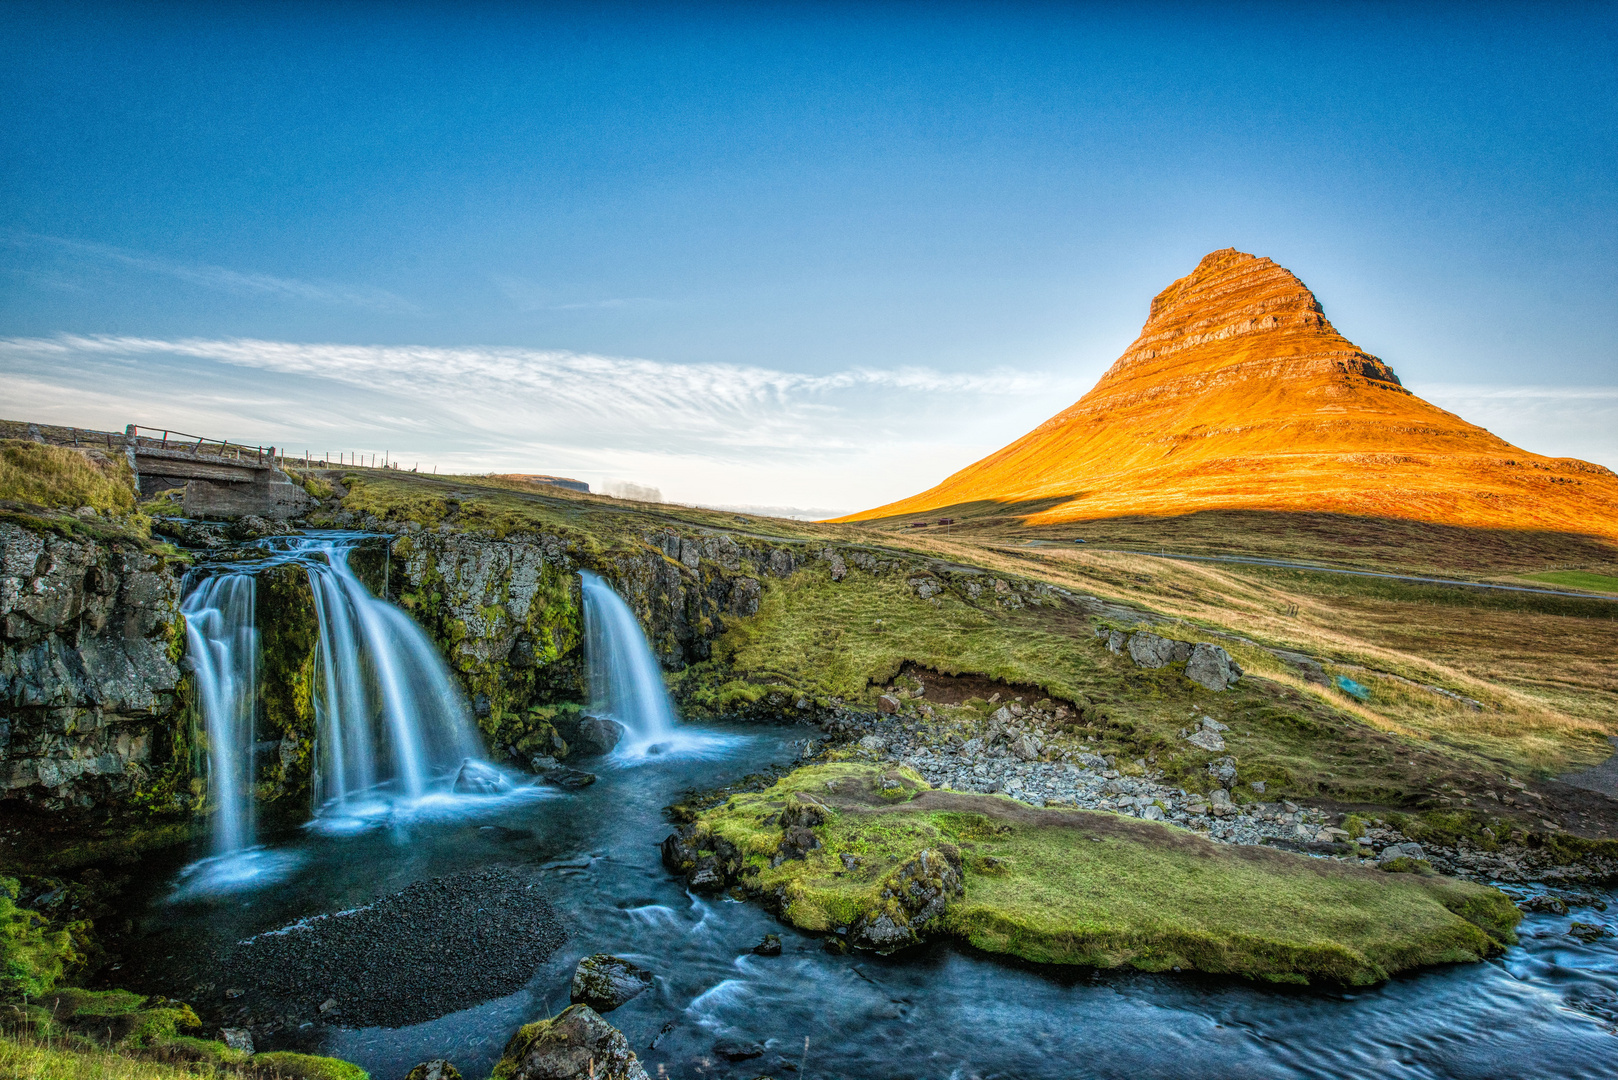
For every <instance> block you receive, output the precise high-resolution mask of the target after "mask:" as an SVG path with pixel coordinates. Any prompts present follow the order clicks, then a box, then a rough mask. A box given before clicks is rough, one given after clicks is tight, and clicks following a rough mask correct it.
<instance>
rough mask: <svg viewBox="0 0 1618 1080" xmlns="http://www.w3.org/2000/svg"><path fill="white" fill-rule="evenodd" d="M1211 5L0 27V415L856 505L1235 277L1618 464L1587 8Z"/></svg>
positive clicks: (1505, 416)
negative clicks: (1175, 300)
mask: <svg viewBox="0 0 1618 1080" xmlns="http://www.w3.org/2000/svg"><path fill="white" fill-rule="evenodd" d="M1229 7H1230V6H1229V5H1213V4H1207V5H1186V6H1177V5H1160V6H1151V5H1118V6H1109V5H1073V6H1064V5H1055V4H1033V5H1015V4H980V5H945V4H931V5H920V4H904V5H854V4H848V5H778V6H777V5H765V4H738V5H691V6H682V5H632V6H621V7H617V6H611V5H578V6H572V5H552V6H547V5H540V4H511V5H494V4H484V5H479V4H473V3H463V4H455V5H429V4H414V5H412V4H352V5H342V4H331V3H327V4H319V5H295V4H244V5H235V6H233V5H229V4H219V3H215V4H206V5H200V4H199V5H162V4H141V5H135V4H129V5H110V6H109V5H63V4H49V5H37V6H35V5H20V4H0V13H3V17H4V22H5V25H6V32H5V33H4V34H0V100H3V101H4V103H5V107H4V109H3V110H0V338H4V339H6V340H5V341H4V342H3V343H0V396H4V397H5V398H7V399H9V400H10V402H11V404H8V405H7V406H5V408H4V409H0V412H3V413H5V414H6V415H8V416H10V415H28V416H39V417H41V418H46V419H54V420H59V421H62V422H69V423H72V422H78V423H82V424H86V425H101V424H106V425H113V424H116V425H118V426H121V425H122V424H123V423H125V422H129V421H136V422H140V423H152V424H157V425H160V426H161V425H170V426H174V427H178V428H185V429H187V430H196V429H198V428H202V429H204V430H202V431H199V432H198V433H206V434H210V435H212V434H228V435H230V436H232V437H235V438H241V439H249V440H252V441H265V442H276V443H279V444H282V445H291V446H294V447H298V446H300V444H302V446H304V447H307V448H310V449H314V450H315V451H316V452H320V451H324V450H332V451H336V450H338V449H346V450H349V451H354V450H360V451H365V452H372V451H383V450H387V451H390V452H392V453H394V454H395V455H402V456H404V457H405V458H406V460H407V461H413V460H421V461H423V462H432V463H437V464H439V465H441V466H442V467H444V468H465V469H479V470H482V469H524V470H529V471H562V472H570V473H572V474H575V475H579V476H581V477H583V478H585V479H589V480H591V481H592V482H593V483H596V484H598V485H599V484H602V483H604V482H607V481H610V480H614V479H618V480H632V481H635V482H639V483H643V484H651V485H654V486H657V487H659V488H661V489H662V490H663V491H664V493H665V495H666V496H668V497H670V498H676V499H680V500H684V501H702V502H709V503H731V504H748V505H754V504H772V505H795V506H803V507H817V508H826V509H843V508H846V509H853V508H857V507H860V506H864V505H869V504H872V503H874V502H878V501H884V500H886V499H889V498H895V497H899V496H902V495H905V494H909V493H911V492H912V491H914V490H916V489H918V488H920V487H924V486H927V485H929V484H931V483H933V482H935V481H936V480H938V479H940V478H941V477H942V476H943V475H945V474H946V473H948V472H950V471H953V470H954V469H955V468H958V467H960V466H961V465H964V464H966V463H967V462H969V461H971V460H973V459H975V458H976V457H978V456H981V454H983V453H985V452H988V451H989V450H992V449H994V448H995V447H997V446H999V445H1001V444H1003V443H1005V442H1007V441H1009V440H1010V439H1012V438H1014V437H1016V436H1017V435H1019V434H1021V433H1022V432H1023V431H1025V430H1027V429H1028V428H1029V427H1031V426H1033V425H1034V424H1036V423H1038V422H1039V421H1040V420H1042V419H1044V418H1045V417H1046V416H1048V415H1050V414H1051V413H1054V412H1056V411H1058V410H1060V409H1061V408H1064V407H1065V406H1066V405H1067V404H1069V403H1070V402H1071V401H1072V400H1074V399H1075V398H1077V397H1078V396H1079V395H1080V394H1081V393H1083V391H1084V390H1086V389H1088V387H1089V386H1090V385H1091V384H1093V382H1094V380H1095V378H1096V377H1097V376H1098V375H1099V374H1100V373H1101V372H1102V371H1103V370H1105V368H1106V367H1107V366H1108V365H1109V364H1110V363H1111V362H1112V361H1113V360H1114V359H1115V358H1116V357H1117V355H1118V354H1119V353H1120V352H1122V350H1123V348H1124V347H1125V346H1126V345H1127V344H1128V343H1129V341H1130V340H1132V339H1133V338H1134V336H1135V335H1136V333H1137V332H1138V330H1139V327H1140V323H1141V322H1142V320H1143V319H1144V317H1145V312H1146V306H1147V303H1148V301H1149V300H1150V298H1151V296H1152V295H1153V294H1154V293H1155V292H1157V291H1158V290H1159V289H1161V288H1162V287H1163V286H1164V285H1166V284H1167V283H1168V282H1169V281H1171V280H1173V279H1174V278H1175V277H1178V276H1180V275H1182V274H1184V273H1186V272H1187V271H1188V270H1189V269H1190V268H1191V267H1192V266H1194V265H1195V263H1196V261H1197V260H1198V259H1199V258H1200V257H1201V256H1202V255H1203V254H1205V253H1206V252H1208V251H1210V250H1213V249H1215V248H1220V247H1226V246H1234V247H1238V248H1241V249H1242V250H1246V251H1251V252H1255V253H1257V254H1262V255H1268V256H1270V257H1272V258H1274V259H1276V260H1277V261H1278V262H1280V263H1281V264H1282V265H1284V266H1287V267H1289V268H1290V269H1292V270H1294V271H1295V272H1296V273H1298V274H1299V276H1300V277H1302V278H1303V280H1304V281H1305V282H1306V283H1307V284H1309V285H1310V286H1311V287H1312V288H1313V289H1314V290H1315V292H1316V294H1317V295H1318V296H1319V297H1320V298H1321V300H1322V302H1323V303H1324V305H1325V307H1326V311H1327V314H1328V315H1329V316H1330V317H1331V318H1332V319H1333V321H1334V322H1335V323H1336V324H1337V326H1338V327H1339V329H1341V330H1342V331H1343V332H1344V333H1345V334H1347V335H1348V336H1349V337H1350V338H1351V339H1353V340H1354V341H1356V342H1357V343H1358V344H1360V345H1361V346H1362V347H1364V348H1366V349H1368V350H1369V351H1371V352H1374V353H1376V354H1378V355H1380V356H1382V357H1384V358H1385V359H1387V360H1388V361H1389V362H1390V363H1392V364H1393V366H1394V367H1395V369H1396V370H1397V371H1399V372H1400V374H1401V376H1402V377H1403V378H1404V380H1405V381H1406V383H1407V384H1409V385H1411V386H1412V387H1413V388H1415V389H1416V390H1418V391H1419V392H1422V393H1424V394H1425V396H1428V397H1429V398H1431V399H1432V400H1434V401H1437V402H1438V403H1440V404H1443V405H1445V406H1446V407H1448V408H1452V409H1454V410H1456V411H1458V412H1460V413H1462V415H1465V416H1467V417H1468V418H1469V419H1473V420H1474V421H1475V422H1478V423H1482V424H1484V425H1485V426H1488V427H1490V428H1491V430H1494V431H1496V432H1498V433H1499V434H1502V435H1504V436H1506V437H1507V438H1510V439H1512V440H1513V441H1516V442H1518V443H1519V444H1521V445H1524V446H1525V447H1527V448H1528V449H1531V450H1535V451H1538V452H1542V453H1550V454H1568V455H1574V456H1581V457H1586V458H1589V459H1591V460H1596V461H1601V462H1603V463H1604V464H1607V465H1609V466H1618V435H1615V434H1614V433H1615V432H1618V319H1615V318H1614V315H1615V314H1618V228H1615V224H1618V223H1615V216H1618V199H1615V194H1618V191H1615V188H1618V170H1615V169H1614V168H1613V164H1614V162H1615V161H1618V153H1615V150H1618V146H1615V143H1618V135H1615V131H1614V115H1615V111H1614V104H1615V102H1618V93H1615V90H1618V18H1615V9H1614V7H1613V6H1611V5H1594V4H1585V5H1575V6H1566V7H1559V6H1557V5H1546V4H1536V5H1531V6H1529V5H1524V6H1501V7H1490V6H1487V5H1456V6H1443V5H1428V6H1423V7H1422V8H1421V10H1420V11H1408V10H1405V8H1404V6H1400V5H1391V4H1390V5H1366V4H1358V5H1341V6H1336V5H1329V4H1327V5H1312V6H1307V7H1302V8H1300V7H1299V6H1298V5H1274V6H1265V5H1248V6H1243V7H1242V8H1241V9H1240V10H1239V11H1236V12H1232V11H1230V10H1228V9H1229ZM47 414H48V415H47Z"/></svg>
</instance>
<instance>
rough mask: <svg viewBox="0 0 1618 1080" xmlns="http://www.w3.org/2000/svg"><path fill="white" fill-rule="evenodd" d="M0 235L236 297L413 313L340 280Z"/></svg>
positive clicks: (391, 298) (405, 304) (398, 300)
mask: <svg viewBox="0 0 1618 1080" xmlns="http://www.w3.org/2000/svg"><path fill="white" fill-rule="evenodd" d="M6 240H7V242H8V243H10V244H11V245H12V246H14V247H29V246H32V247H45V248H49V249H51V250H53V251H55V252H56V253H58V254H60V255H63V256H66V257H69V258H72V259H77V260H80V261H83V262H90V263H97V264H100V265H103V266H114V267H122V268H126V269H131V270H135V271H139V272H141V273H146V274H154V275H157V276H159V277H167V278H172V279H174V280H176V281H182V282H185V283H186V284H188V285H194V286H197V287H198V288H202V289H210V290H213V291H215V292H224V293H232V294H234V295H238V296H253V295H257V296H275V297H283V298H286V299H291V300H302V301H308V302H311V303H319V304H336V305H342V306H347V307H360V308H369V309H372V310H375V311H385V312H389V313H393V314H419V312H418V310H417V308H416V306H415V305H413V304H411V303H410V302H409V301H407V300H405V299H403V298H402V297H399V296H396V295H394V294H393V293H391V292H388V291H387V290H385V289H377V288H373V287H370V286H355V285H344V284H340V283H336V282H329V281H303V280H299V279H297V278H287V277H278V276H276V275H273V274H256V273H244V272H242V271H239V270H231V269H229V268H227V267H223V266H212V265H209V264H207V263H187V262H178V261H175V260H173V259H165V258H162V257H160V256H156V255H150V254H146V253H143V252H137V251H129V250H127V249H125V248H119V247H113V246H111V245H109V244H96V243H90V242H87V241H83V240H69V239H65V238H63V237H60V236H43V235H40V234H37V233H25V232H11V233H9V234H7V235H6Z"/></svg>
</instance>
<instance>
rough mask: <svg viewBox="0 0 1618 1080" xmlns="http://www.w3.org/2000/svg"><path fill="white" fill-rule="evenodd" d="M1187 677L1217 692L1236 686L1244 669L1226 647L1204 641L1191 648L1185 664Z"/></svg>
mask: <svg viewBox="0 0 1618 1080" xmlns="http://www.w3.org/2000/svg"><path fill="white" fill-rule="evenodd" d="M1185 677H1186V678H1188V679H1190V680H1191V681H1192V682H1194V683H1196V684H1197V685H1198V686H1205V687H1207V688H1208V689H1209V690H1213V691H1216V692H1217V691H1220V690H1224V689H1226V688H1228V687H1231V686H1234V685H1235V684H1236V680H1237V679H1240V678H1241V677H1242V669H1241V668H1240V667H1238V666H1237V665H1236V661H1234V660H1232V659H1231V658H1230V654H1229V653H1227V652H1226V651H1225V650H1224V649H1221V648H1220V647H1219V646H1217V645H1210V644H1208V643H1207V642H1205V641H1204V642H1200V643H1199V644H1197V645H1196V647H1194V648H1193V649H1192V650H1191V656H1190V658H1189V659H1188V660H1187V662H1186V665H1185Z"/></svg>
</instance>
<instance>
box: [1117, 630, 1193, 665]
mask: <svg viewBox="0 0 1618 1080" xmlns="http://www.w3.org/2000/svg"><path fill="white" fill-rule="evenodd" d="M1129 656H1130V659H1132V660H1134V661H1135V663H1136V664H1137V665H1138V666H1140V667H1144V668H1160V667H1164V666H1166V665H1168V664H1174V663H1184V662H1185V661H1187V660H1189V659H1190V658H1191V645H1190V643H1189V642H1184V641H1175V640H1174V639H1172V638H1166V637H1159V636H1158V635H1157V634H1151V633H1147V632H1146V631H1145V630H1139V631H1136V632H1135V633H1134V634H1133V635H1131V636H1130V638H1129Z"/></svg>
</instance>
